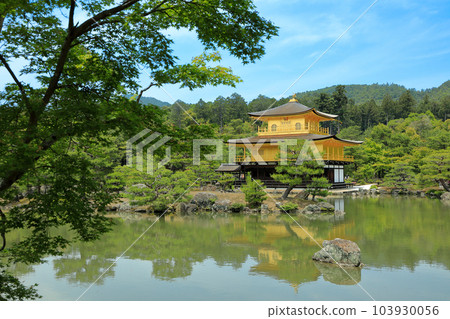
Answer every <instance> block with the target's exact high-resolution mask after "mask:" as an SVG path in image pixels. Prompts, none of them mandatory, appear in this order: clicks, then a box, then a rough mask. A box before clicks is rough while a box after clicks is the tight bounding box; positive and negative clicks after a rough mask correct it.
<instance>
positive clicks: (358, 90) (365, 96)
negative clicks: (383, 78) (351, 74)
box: [297, 80, 450, 104]
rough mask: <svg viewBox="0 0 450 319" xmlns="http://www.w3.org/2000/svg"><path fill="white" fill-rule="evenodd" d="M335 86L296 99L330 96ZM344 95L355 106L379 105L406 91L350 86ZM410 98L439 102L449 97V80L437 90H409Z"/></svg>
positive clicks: (395, 86)
mask: <svg viewBox="0 0 450 319" xmlns="http://www.w3.org/2000/svg"><path fill="white" fill-rule="evenodd" d="M336 87H337V85H333V86H330V87H326V88H323V89H318V90H314V91H306V92H302V93H297V97H299V98H305V99H306V100H309V99H313V98H314V97H316V96H317V95H318V94H319V93H327V94H332V93H333V92H334V91H335V90H336ZM345 90H346V95H347V97H348V98H349V99H352V100H354V101H355V103H356V104H362V103H365V102H368V101H370V100H371V99H374V100H375V102H377V103H381V101H382V100H383V98H384V96H385V95H386V94H389V95H390V96H391V97H392V98H393V99H398V98H399V97H400V96H401V95H402V94H403V93H405V91H407V90H408V89H407V88H405V87H404V86H402V85H398V84H370V85H367V84H351V85H345ZM409 90H410V92H411V94H412V96H413V97H414V98H415V99H416V100H417V101H420V100H422V99H423V98H424V96H425V95H428V97H429V98H430V99H432V100H439V99H440V98H442V97H443V96H444V95H450V80H449V81H446V82H444V83H443V84H441V85H440V86H439V87H437V88H431V89H426V90H420V91H418V90H415V89H409Z"/></svg>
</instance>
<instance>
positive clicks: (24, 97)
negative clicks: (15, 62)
mask: <svg viewBox="0 0 450 319" xmlns="http://www.w3.org/2000/svg"><path fill="white" fill-rule="evenodd" d="M0 61H1V62H2V63H3V65H4V66H5V68H6V69H7V70H8V72H9V74H10V75H11V77H12V78H13V80H14V82H15V83H16V84H17V86H18V87H19V90H20V93H21V94H22V97H23V99H24V100H25V102H28V97H27V94H26V93H25V89H24V88H23V85H22V83H20V81H19V79H18V78H17V77H16V75H15V74H14V71H13V70H12V69H11V68H10V66H9V64H8V61H6V59H5V58H4V57H3V55H2V54H0Z"/></svg>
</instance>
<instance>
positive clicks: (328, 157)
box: [235, 154, 354, 163]
mask: <svg viewBox="0 0 450 319" xmlns="http://www.w3.org/2000/svg"><path fill="white" fill-rule="evenodd" d="M261 157H262V158H263V159H264V160H265V161H266V162H278V161H279V159H265V158H264V155H261ZM322 159H323V160H324V161H340V162H353V161H354V158H353V156H351V155H340V154H324V155H323V157H322ZM292 160H295V159H292ZM235 162H236V163H242V162H256V160H255V159H254V158H253V157H252V156H250V155H246V156H245V157H244V155H236V157H235Z"/></svg>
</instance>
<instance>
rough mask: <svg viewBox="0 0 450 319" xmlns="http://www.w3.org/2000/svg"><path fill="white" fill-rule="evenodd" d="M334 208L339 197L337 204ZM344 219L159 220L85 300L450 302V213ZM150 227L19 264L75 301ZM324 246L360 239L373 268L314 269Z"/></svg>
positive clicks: (439, 209) (369, 204) (358, 213)
mask: <svg viewBox="0 0 450 319" xmlns="http://www.w3.org/2000/svg"><path fill="white" fill-rule="evenodd" d="M331 201H332V202H333V200H331ZM334 201H335V205H336V206H338V205H339V206H340V207H341V208H342V206H344V208H345V211H346V212H347V214H346V215H345V217H344V218H342V219H339V220H336V219H332V220H314V221H311V220H307V219H303V218H300V217H295V219H296V221H297V222H298V223H299V224H300V225H301V226H302V227H303V229H302V228H301V227H299V226H298V225H297V224H296V223H295V222H294V221H293V220H292V219H290V218H289V217H288V216H279V217H275V216H268V217H256V216H230V217H228V218H224V217H221V218H219V217H217V218H205V217H203V218H200V217H195V218H180V217H171V216H167V217H166V218H165V219H164V220H160V221H158V222H156V223H155V225H154V226H153V227H152V228H151V229H150V230H149V231H148V232H147V233H146V234H145V235H144V236H143V237H142V238H141V239H140V240H139V241H138V242H137V243H136V244H135V245H134V246H133V247H132V248H131V249H129V250H128V251H127V252H126V253H125V255H124V257H123V258H121V259H119V260H118V261H117V263H115V264H114V265H113V266H112V267H111V268H110V269H109V271H107V272H106V273H105V274H104V275H103V276H102V277H101V279H99V280H98V281H97V282H96V283H95V284H94V285H93V286H92V288H91V289H90V290H89V291H88V292H86V294H84V295H83V297H82V300H370V297H369V296H368V295H367V294H366V293H365V292H364V291H363V289H362V288H361V287H363V288H364V289H365V290H366V291H367V292H368V293H369V294H370V295H371V296H372V297H373V298H374V299H376V300H450V288H449V287H450V209H449V208H448V206H447V207H446V206H444V205H442V204H441V203H440V202H439V201H437V200H429V199H418V198H358V199H352V198H348V199H336V200H334ZM152 223H153V221H152V220H146V219H143V220H121V219H117V225H116V226H115V228H114V231H113V232H111V233H108V234H106V235H105V236H103V237H102V239H101V240H99V241H97V242H95V243H77V244H75V245H73V246H72V247H71V248H70V249H68V250H67V251H66V252H65V254H64V256H61V257H52V258H47V262H46V263H45V264H42V265H35V266H20V265H19V266H17V267H16V269H15V272H16V274H18V275H20V277H21V279H22V280H23V281H25V282H26V283H27V284H32V283H38V284H39V286H38V291H39V293H40V294H41V295H42V296H43V300H75V299H77V298H78V297H79V296H80V295H81V294H82V293H83V292H84V291H85V290H86V289H87V288H88V287H89V286H90V285H91V284H92V283H93V282H95V281H96V280H97V278H98V277H99V276H100V275H101V274H102V273H103V272H105V270H106V269H107V268H108V267H109V266H110V265H111V264H112V263H113V262H114V261H115V260H116V258H117V256H119V255H120V254H121V253H122V252H123V251H125V250H126V249H127V248H128V247H129V245H130V244H131V243H132V242H133V241H134V240H135V239H136V238H137V237H138V236H139V235H140V234H141V233H142V232H143V231H144V230H145V229H147V228H148V227H149V226H150V225H151V224H152ZM308 234H310V235H311V236H312V237H313V238H314V239H315V240H316V241H317V242H319V243H320V244H321V243H322V241H323V240H326V239H333V238H336V237H338V238H345V239H350V240H353V241H356V242H357V243H358V245H359V247H360V248H361V251H362V260H363V263H364V264H365V267H363V268H362V269H359V268H355V269H353V268H351V269H349V270H348V272H349V274H350V275H351V277H352V278H353V279H355V280H356V281H357V282H358V284H356V282H355V281H354V280H352V279H350V277H349V276H348V275H347V274H346V273H344V272H343V271H342V270H341V269H339V268H338V267H335V266H329V265H323V264H319V263H315V262H313V261H312V260H311V256H312V255H313V254H314V252H316V251H317V250H319V249H320V248H319V247H318V246H317V244H316V243H315V242H314V241H313V240H312V239H311V238H310V236H309V235H308Z"/></svg>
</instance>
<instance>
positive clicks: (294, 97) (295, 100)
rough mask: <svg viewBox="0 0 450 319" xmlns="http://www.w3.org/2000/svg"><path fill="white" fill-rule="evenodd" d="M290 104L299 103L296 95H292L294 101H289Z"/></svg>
mask: <svg viewBox="0 0 450 319" xmlns="http://www.w3.org/2000/svg"><path fill="white" fill-rule="evenodd" d="M289 102H298V100H297V97H296V96H295V94H294V95H292V99H290V100H289Z"/></svg>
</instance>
